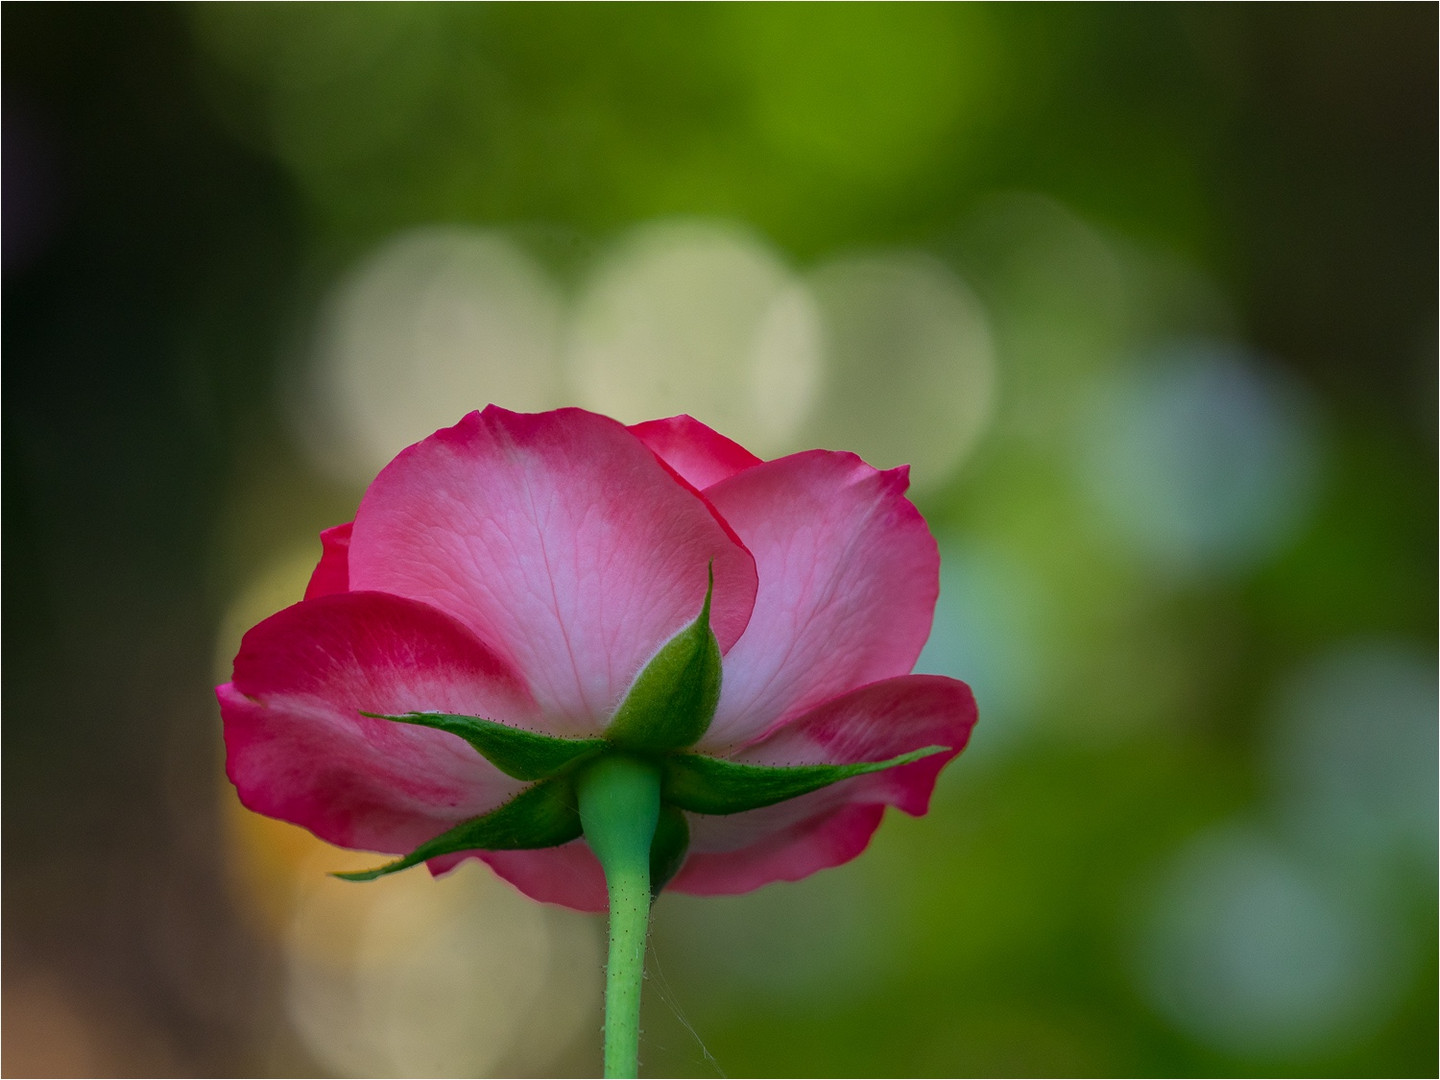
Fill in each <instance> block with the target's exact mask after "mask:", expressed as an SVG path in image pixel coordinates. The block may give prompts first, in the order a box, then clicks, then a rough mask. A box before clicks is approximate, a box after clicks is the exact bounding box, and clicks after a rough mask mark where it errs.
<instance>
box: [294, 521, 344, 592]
mask: <svg viewBox="0 0 1440 1080" xmlns="http://www.w3.org/2000/svg"><path fill="white" fill-rule="evenodd" d="M351 528H353V526H352V525H351V523H350V522H348V521H347V522H346V523H345V524H344V525H336V526H334V527H333V528H330V529H325V530H324V531H322V532H321V533H320V561H319V562H318V563H317V564H316V565H315V569H314V571H313V572H312V573H311V574H310V584H308V585H306V586H305V599H306V600H313V599H314V598H315V597H317V596H329V595H330V594H331V593H342V592H349V591H350V530H351Z"/></svg>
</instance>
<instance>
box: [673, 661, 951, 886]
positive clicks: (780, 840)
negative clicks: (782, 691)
mask: <svg viewBox="0 0 1440 1080" xmlns="http://www.w3.org/2000/svg"><path fill="white" fill-rule="evenodd" d="M974 725H975V699H974V697H973V696H972V695H971V693H970V688H969V687H968V686H966V685H965V684H964V683H962V682H958V681H956V680H954V679H946V678H943V677H941V676H937V675H907V676H904V677H902V678H897V679H887V680H885V681H884V682H879V683H873V684H871V685H870V686H865V687H862V688H860V689H859V690H856V691H854V692H852V693H849V694H846V695H845V696H843V697H840V698H836V699H835V700H833V701H827V702H826V703H825V704H823V705H821V706H820V707H819V708H817V709H814V710H812V711H811V712H808V713H806V714H805V715H804V716H801V717H799V718H798V719H797V720H795V721H794V722H793V723H791V724H789V725H787V726H786V727H784V728H783V729H781V730H780V731H778V732H776V733H775V734H774V735H772V736H770V737H769V738H767V739H764V740H763V741H761V742H758V743H756V744H754V745H753V746H749V747H747V748H745V749H744V750H743V751H742V752H740V753H738V754H736V755H734V758H735V760H737V761H745V762H750V763H752V764H756V765H813V764H822V763H828V764H850V763H852V762H857V761H884V760H886V759H888V758H892V757H896V756H898V755H900V754H904V753H907V752H909V751H911V750H919V749H921V748H923V747H926V746H944V747H947V748H948V749H947V750H945V751H944V752H942V753H937V754H932V755H931V756H929V757H926V758H922V759H920V760H919V761H914V762H911V763H910V764H908V765H901V766H898V767H897V768H893V769H885V770H884V771H882V772H878V773H870V774H867V775H865V776H857V777H854V778H852V779H849V780H842V781H840V782H839V783H837V784H832V785H831V786H829V787H827V788H822V789H821V790H819V791H815V792H812V793H811V794H809V795H804V796H801V797H800V798H798V799H791V800H789V801H787V802H783V803H777V804H776V805H774V806H767V807H762V808H761V809H759V810H750V811H747V812H745V813H743V814H730V815H727V816H724V817H718V816H711V815H705V814H691V815H690V850H691V856H690V859H689V861H688V862H686V864H685V868H684V869H683V870H682V871H681V872H680V874H679V875H677V876H676V878H675V881H674V884H673V887H674V888H676V889H679V890H680V891H681V892H691V893H698V894H702V895H709V894H715V893H739V892H748V891H749V890H750V889H755V888H758V887H760V886H761V885H764V884H766V883H767V882H770V881H797V880H799V879H800V878H803V877H805V876H807V875H808V874H812V873H814V872H815V871H816V870H823V869H825V868H826V867H830V866H838V865H840V864H841V863H843V862H847V861H848V860H850V859H853V858H854V857H855V856H856V855H858V854H860V852H862V851H863V850H865V845H866V844H867V843H869V839H870V834H871V833H873V832H874V831H875V829H876V827H877V826H878V825H879V824H880V818H881V812H882V810H883V808H884V805H885V804H887V803H888V804H890V805H893V806H897V807H899V808H900V809H901V810H903V811H905V812H906V813H907V814H912V815H916V816H919V815H921V814H924V813H925V812H926V810H927V809H929V804H930V794H931V792H932V791H933V790H934V787H935V778H936V776H937V775H938V774H939V772H940V770H941V768H942V767H943V766H944V765H945V763H946V762H948V761H950V760H951V759H952V758H953V757H955V755H956V754H958V753H960V751H961V749H962V748H963V747H964V746H965V743H966V742H967V741H968V739H969V737H970V731H971V729H972V728H973V727H974Z"/></svg>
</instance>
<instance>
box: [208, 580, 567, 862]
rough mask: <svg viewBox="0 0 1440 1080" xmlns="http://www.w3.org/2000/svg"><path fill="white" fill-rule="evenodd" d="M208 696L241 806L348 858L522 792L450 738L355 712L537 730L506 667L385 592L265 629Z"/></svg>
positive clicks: (327, 602) (529, 703)
mask: <svg viewBox="0 0 1440 1080" xmlns="http://www.w3.org/2000/svg"><path fill="white" fill-rule="evenodd" d="M216 694H217V696H218V697H219V699H220V711H221V715H222V717H223V719H224V722H225V747H226V772H227V774H228V775H229V777H230V779H231V781H232V782H233V783H234V784H235V787H236V789H237V790H238V791H239V794H240V799H241V801H242V802H243V803H244V804H245V805H246V806H248V807H249V808H250V809H251V810H255V811H257V812H259V813H262V814H267V815H269V816H271V817H276V818H281V819H283V820H285V821H292V822H294V823H296V824H297V825H303V826H304V827H305V828H307V829H309V830H310V831H311V832H313V833H315V835H316V836H319V837H320V838H321V839H323V840H328V841H330V842H331V843H333V844H339V845H341V846H342V847H351V848H363V849H368V850H372V851H384V852H394V853H404V852H408V851H411V850H412V849H414V848H415V847H416V846H417V845H419V844H421V843H423V842H424V841H426V840H429V839H431V838H432V837H435V836H437V835H439V834H440V833H442V832H444V831H445V830H446V829H448V828H450V827H451V826H453V825H455V824H458V823H459V822H461V821H464V820H466V819H467V818H472V817H476V816H478V815H480V814H483V813H486V812H488V811H489V810H492V809H494V808H495V807H496V806H498V805H500V804H501V803H502V802H504V801H506V800H507V799H509V798H511V797H512V796H514V795H515V794H516V793H517V792H519V791H520V789H521V788H523V787H524V786H525V785H524V784H522V783H521V782H519V781H516V780H512V779H511V778H509V777H507V776H505V775H504V774H503V773H501V772H500V771H499V770H497V769H496V768H495V767H494V766H492V765H491V764H490V763H489V762H488V761H486V760H485V759H484V758H483V757H481V755H480V754H479V753H477V752H476V751H475V749H474V748H473V747H471V746H470V745H469V744H467V743H466V742H465V741H464V740H463V739H460V738H458V737H457V736H455V735H451V734H448V733H446V732H443V731H435V730H433V729H430V728H423V727H416V726H414V725H412V724H401V723H396V722H394V721H390V720H379V719H375V718H372V717H367V716H362V715H361V710H363V711H365V712H377V713H391V714H395V713H402V712H411V711H437V712H454V713H466V714H470V715H477V716H485V717H489V718H491V719H494V720H498V721H501V722H503V723H509V724H514V725H516V726H526V727H532V728H534V727H537V726H538V725H539V722H540V717H539V712H538V709H537V707H536V705H535V702H534V700H533V698H531V696H530V694H529V692H528V690H527V689H526V687H525V685H524V683H523V682H522V681H521V680H520V678H519V677H518V676H517V675H516V673H515V672H514V670H513V669H512V668H510V666H509V665H508V664H507V663H506V662H505V661H504V660H502V659H501V658H500V657H498V656H496V655H495V654H494V653H493V652H491V651H490V650H489V649H487V648H486V647H485V646H484V645H483V644H481V643H480V642H479V641H477V640H476V639H475V638H474V637H473V636H472V635H471V634H470V633H469V631H467V630H466V629H465V628H464V627H463V626H461V625H460V624H459V623H457V622H456V621H455V620H454V619H452V618H450V617H449V616H448V615H445V614H444V613H443V612H439V611H436V610H434V609H433V608H429V607H426V606H425V605H424V604H419V603H416V602H415V601H412V600H406V599H403V598H401V597H394V596H386V595H384V594H381V593H366V592H359V593H339V594H334V595H331V596H322V597H318V598H316V599H314V600H305V601H302V602H301V603H299V604H296V605H294V606H293V607H289V608H286V609H285V610H284V611H281V612H280V613H278V614H276V615H273V616H271V617H270V618H269V619H266V620H265V621H264V622H262V623H260V624H259V625H258V626H256V627H254V628H253V629H252V630H251V631H250V632H249V633H247V634H246V635H245V638H244V640H243V641H242V642H241V645H240V653H239V655H238V656H236V658H235V674H234V678H233V680H232V681H231V682H229V683H226V684H225V685H224V686H221V687H219V688H218V689H217V691H216Z"/></svg>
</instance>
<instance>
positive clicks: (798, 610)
mask: <svg viewBox="0 0 1440 1080" xmlns="http://www.w3.org/2000/svg"><path fill="white" fill-rule="evenodd" d="M907 483H908V478H907V474H906V470H905V469H904V468H900V469H891V470H889V471H886V472H881V471H879V470H877V469H873V468H871V467H870V466H869V465H866V464H865V463H864V462H863V461H861V460H860V459H859V458H858V457H856V456H855V455H854V454H846V453H836V452H831V451H826V450H811V451H807V452H805V453H802V454H792V455H791V456H789V457H784V458H779V459H777V460H775V461H768V462H765V463H763V464H760V465H756V466H755V467H754V468H751V469H747V470H745V471H744V472H742V473H737V474H736V475H734V476H732V477H731V478H730V479H728V480H723V481H721V482H720V483H718V484H716V485H715V486H714V487H712V488H709V489H708V490H707V491H706V496H707V497H708V498H709V499H710V500H711V501H712V502H713V503H714V505H715V507H716V508H717V509H718V510H719V511H720V513H721V514H723V515H724V516H725V519H726V520H727V521H728V522H729V523H730V525H731V526H732V527H733V528H734V529H735V531H736V532H737V533H738V534H739V535H740V538H741V539H742V540H743V541H744V542H745V545H746V546H747V547H748V548H749V549H750V551H751V552H752V553H753V554H754V556H755V561H756V565H757V566H758V567H759V571H760V591H759V593H758V594H757V595H756V598H755V608H754V611H753V612H752V613H751V616H750V625H749V626H748V627H747V628H746V631H745V634H744V636H743V637H742V638H741V639H740V640H739V641H738V642H737V643H736V644H735V647H734V648H732V649H731V650H730V651H729V653H728V654H727V655H726V657H725V673H724V679H723V682H722V685H721V692H720V693H721V696H720V705H719V708H718V709H717V711H716V715H715V720H714V722H713V723H712V724H711V726H710V730H709V732H708V733H707V734H706V736H705V738H704V740H703V741H702V743H701V746H702V747H705V748H710V749H720V748H724V747H726V746H731V745H734V744H736V743H740V742H745V741H748V740H751V739H754V738H755V737H757V736H759V735H761V734H763V733H764V732H765V731H767V730H770V729H771V728H772V727H774V726H776V725H778V724H781V723H783V722H784V721H785V720H787V719H789V718H791V717H793V716H796V715H798V714H799V713H801V712H804V711H805V710H806V709H809V708H812V707H814V706H815V705H818V704H819V703H820V702H822V701H824V700H826V699H827V698H831V697H835V696H836V695H838V694H842V693H844V692H845V691H847V690H850V689H853V688H854V687H857V686H863V685H864V684H866V683H869V682H874V681H876V680H878V679H885V678H890V677H892V676H896V675H904V674H906V673H907V672H909V671H910V669H911V668H912V667H913V666H914V664H915V660H916V658H917V657H918V656H919V655H920V649H921V648H922V647H923V646H924V644H925V639H926V638H927V637H928V636H929V634H930V622H931V618H932V617H933V615H934V611H935V599H936V597H937V596H938V594H939V588H940V585H939V568H940V555H939V551H938V550H937V548H936V546H935V540H934V538H933V537H932V536H931V535H930V530H929V528H928V527H927V526H926V524H925V521H924V519H923V518H921V516H920V514H919V512H918V511H917V510H916V509H915V507H914V506H913V505H912V504H911V503H910V500H908V499H907V498H905V488H906V486H907Z"/></svg>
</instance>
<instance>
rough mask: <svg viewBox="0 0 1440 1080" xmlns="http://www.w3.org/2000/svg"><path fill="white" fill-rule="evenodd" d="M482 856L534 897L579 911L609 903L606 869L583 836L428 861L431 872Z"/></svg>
mask: <svg viewBox="0 0 1440 1080" xmlns="http://www.w3.org/2000/svg"><path fill="white" fill-rule="evenodd" d="M469 858H476V859H481V860H483V861H484V862H486V863H488V864H489V865H490V868H491V869H492V870H494V871H495V873H497V874H499V875H500V876H501V877H502V878H504V879H505V880H506V881H508V882H510V884H511V885H514V886H515V887H516V888H517V889H519V890H520V891H521V892H522V893H524V894H525V895H526V896H528V897H530V899H532V900H540V901H542V902H544V903H547V904H559V905H561V906H562V907H568V908H574V909H575V910H576V911H606V910H608V909H609V907H610V900H609V893H608V892H607V891H606V889H605V871H604V870H602V869H601V868H600V860H599V859H597V858H595V855H594V853H593V852H592V851H591V850H590V847H589V845H587V844H586V843H585V841H584V840H572V841H571V842H570V843H568V844H562V845H560V846H559V847H552V848H535V849H533V850H530V851H462V852H459V853H457V854H454V855H444V856H441V857H440V858H438V859H431V860H430V862H429V864H428V865H429V867H430V872H431V873H432V874H435V875H436V876H439V875H441V874H446V873H449V872H450V871H451V870H453V869H454V868H455V867H456V866H458V865H459V864H460V863H461V862H463V861H464V860H465V859H469Z"/></svg>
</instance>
